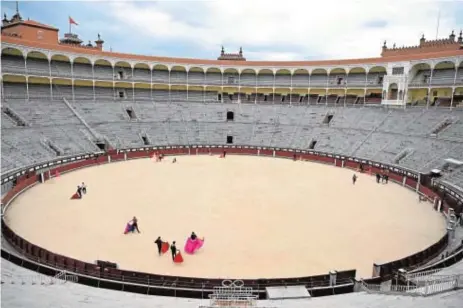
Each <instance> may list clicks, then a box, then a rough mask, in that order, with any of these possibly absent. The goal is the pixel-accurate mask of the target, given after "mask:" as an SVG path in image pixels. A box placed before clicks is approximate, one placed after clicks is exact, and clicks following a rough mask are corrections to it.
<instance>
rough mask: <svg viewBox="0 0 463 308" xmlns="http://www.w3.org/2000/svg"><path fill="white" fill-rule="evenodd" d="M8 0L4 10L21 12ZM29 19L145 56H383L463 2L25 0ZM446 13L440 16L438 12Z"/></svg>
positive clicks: (448, 27) (457, 12)
mask: <svg viewBox="0 0 463 308" xmlns="http://www.w3.org/2000/svg"><path fill="white" fill-rule="evenodd" d="M15 6H16V4H15V2H9V1H2V15H3V13H6V14H7V15H8V17H11V15H12V14H13V13H14V11H15ZM19 10H20V13H21V15H22V17H23V18H24V19H27V18H30V19H32V20H35V21H38V22H42V23H45V24H49V25H52V26H55V27H57V28H59V29H60V36H62V35H63V34H64V33H65V32H68V30H69V24H68V16H71V17H72V18H73V19H74V20H75V21H76V22H77V23H78V24H79V25H78V26H73V28H72V31H73V32H74V33H77V34H78V35H79V36H80V38H81V39H82V40H84V42H86V43H87V42H88V40H92V41H94V40H96V37H97V34H98V33H100V34H101V37H102V38H103V39H104V40H105V45H104V48H105V49H106V50H110V48H111V50H113V51H117V52H124V53H136V54H143V55H156V56H171V57H186V58H204V59H215V58H217V57H218V56H219V53H220V49H221V46H222V45H223V46H224V47H225V51H226V52H237V51H238V50H239V48H240V47H242V48H243V52H244V56H245V57H246V58H247V59H248V60H283V61H284V60H324V59H352V58H366V57H378V56H379V55H380V53H381V46H382V44H383V42H384V41H387V43H388V46H389V47H392V44H393V43H395V44H396V45H397V46H410V45H417V44H418V43H419V39H420V37H421V35H423V34H424V35H425V37H426V38H427V39H435V38H436V33H437V28H438V27H437V24H438V19H439V21H440V22H439V28H438V29H439V30H438V36H439V38H447V37H448V36H449V34H450V33H451V31H452V30H455V33H456V35H457V36H458V33H459V32H460V29H463V0H458V1H457V0H455V1H453V0H452V1H451V0H449V1H435V0H387V1H385V0H314V1H312V0H273V1H272V0H266V1H264V0H209V1H191V0H189V1H174V0H170V1H20V2H19ZM438 16H440V18H438Z"/></svg>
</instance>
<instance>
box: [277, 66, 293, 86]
mask: <svg viewBox="0 0 463 308" xmlns="http://www.w3.org/2000/svg"><path fill="white" fill-rule="evenodd" d="M275 86H286V87H290V86H291V72H290V71H289V70H287V69H279V70H277V71H276V73H275Z"/></svg>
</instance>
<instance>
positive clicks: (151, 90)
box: [150, 68, 153, 101]
mask: <svg viewBox="0 0 463 308" xmlns="http://www.w3.org/2000/svg"><path fill="white" fill-rule="evenodd" d="M150 98H151V101H153V70H152V69H151V68H150Z"/></svg>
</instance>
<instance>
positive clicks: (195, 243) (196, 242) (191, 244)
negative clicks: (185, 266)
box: [154, 232, 204, 263]
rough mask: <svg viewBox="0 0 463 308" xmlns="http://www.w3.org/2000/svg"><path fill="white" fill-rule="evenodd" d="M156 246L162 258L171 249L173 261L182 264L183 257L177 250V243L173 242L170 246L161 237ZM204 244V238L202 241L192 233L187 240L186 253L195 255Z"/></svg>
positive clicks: (156, 241)
mask: <svg viewBox="0 0 463 308" xmlns="http://www.w3.org/2000/svg"><path fill="white" fill-rule="evenodd" d="M154 243H155V244H156V246H157V247H158V254H159V256H161V255H162V254H164V253H166V252H167V251H168V250H169V248H170V252H171V254H172V261H173V262H174V263H182V262H183V257H182V254H181V252H180V250H179V249H177V246H176V241H173V242H172V244H170V245H169V242H164V241H163V240H162V239H161V237H160V236H158V238H157V239H156V240H155V241H154ZM203 244H204V238H203V239H200V238H198V236H197V235H196V234H195V233H194V232H191V235H190V237H189V238H188V239H187V240H186V243H185V249H184V250H185V252H186V253H188V254H194V253H195V252H196V251H198V250H199V249H200V248H201V247H202V246H203Z"/></svg>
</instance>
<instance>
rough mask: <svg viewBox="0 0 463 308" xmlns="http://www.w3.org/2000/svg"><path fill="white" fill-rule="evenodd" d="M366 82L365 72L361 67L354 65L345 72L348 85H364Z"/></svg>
mask: <svg viewBox="0 0 463 308" xmlns="http://www.w3.org/2000/svg"><path fill="white" fill-rule="evenodd" d="M366 82H367V72H366V70H365V69H364V68H363V67H354V68H352V69H351V70H350V71H349V73H348V74H347V84H348V85H349V87H356V86H357V87H364V86H365V83H366Z"/></svg>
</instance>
